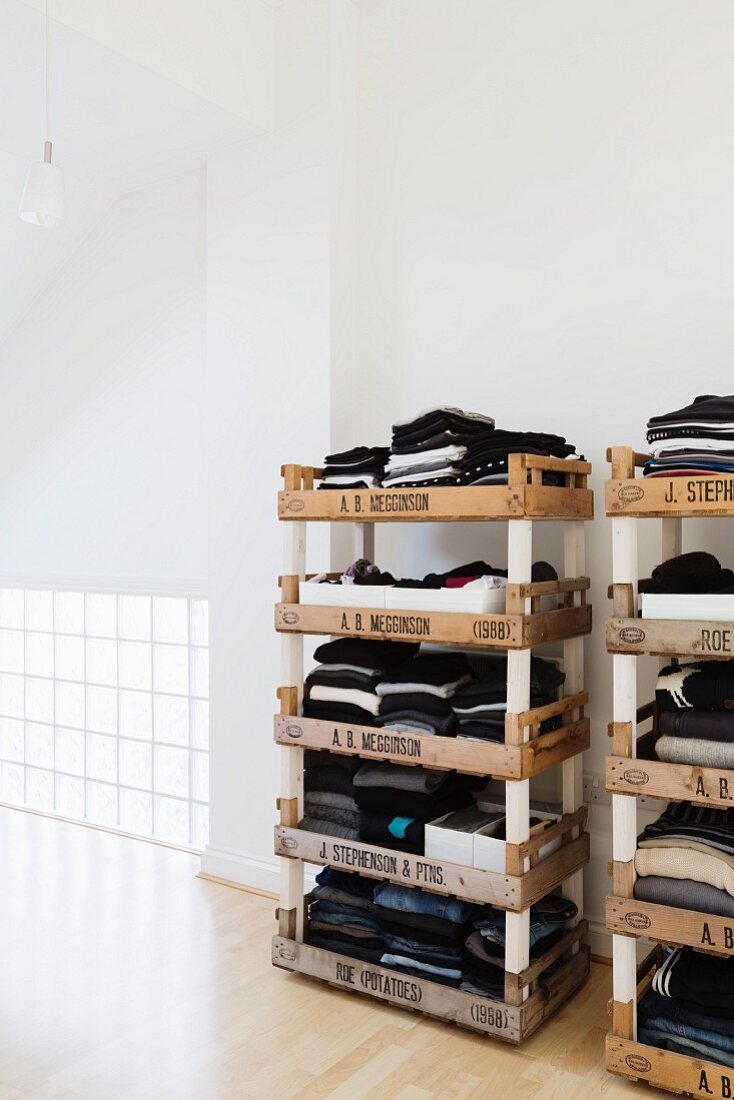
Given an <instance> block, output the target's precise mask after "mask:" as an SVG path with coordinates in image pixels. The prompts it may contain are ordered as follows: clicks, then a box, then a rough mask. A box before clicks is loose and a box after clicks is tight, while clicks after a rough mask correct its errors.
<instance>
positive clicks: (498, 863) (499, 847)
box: [473, 804, 561, 875]
mask: <svg viewBox="0 0 734 1100" xmlns="http://www.w3.org/2000/svg"><path fill="white" fill-rule="evenodd" d="M481 809H483V810H504V809H505V807H504V806H487V805H485V804H482V806H481ZM530 816H531V817H538V818H540V819H541V820H543V821H552V822H556V821H559V820H560V818H559V817H558V815H557V814H551V813H546V812H545V811H544V810H533V809H532V808H531V810H530ZM493 831H496V826H490V827H489V829H488V830H487V833H486V834H485V833H482V832H481V831H480V832H478V833H474V834H473V836H474V862H473V866H474V867H476V868H478V870H480V871H497V872H499V874H502V875H503V874H504V873H505V867H506V862H505V851H506V844H507V842H506V841H505V840H499V839H498V838H497V837H495V836H492V832H493ZM560 847H561V837H557V838H556V839H555V840H551V841H550V843H548V844H545V845H544V846H543V847H542V848H541V849H540V851H539V853H538V858H539V859H541V860H543V859H545V857H546V856H549V855H551V854H552V853H553V852H556V851H558V849H559V848H560Z"/></svg>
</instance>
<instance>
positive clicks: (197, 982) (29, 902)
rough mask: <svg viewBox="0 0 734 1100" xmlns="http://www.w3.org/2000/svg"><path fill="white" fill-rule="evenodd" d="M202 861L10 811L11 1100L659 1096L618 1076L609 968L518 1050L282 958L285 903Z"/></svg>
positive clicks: (4, 857) (6, 913) (4, 1056)
mask: <svg viewBox="0 0 734 1100" xmlns="http://www.w3.org/2000/svg"><path fill="white" fill-rule="evenodd" d="M197 866H198V860H197V859H196V858H195V857H193V856H190V855H187V854H186V853H183V852H177V851H173V850H169V849H165V848H161V847H157V846H155V845H151V844H145V843H141V842H138V841H134V840H128V839H125V838H122V837H117V836H114V835H111V834H108V833H103V832H99V831H96V830H93V829H85V828H82V827H79V826H75V825H70V824H66V823H63V822H58V821H53V820H50V819H47V818H43V817H38V816H35V815H32V814H26V813H22V812H20V811H14V810H7V809H2V808H0V884H1V885H0V1100H19V1098H23V1100H230V1098H240V1097H242V1098H250V1097H253V1098H256V1100H261V1098H270V1097H277V1098H278V1100H284V1098H290V1097H293V1098H296V1097H298V1098H302V1100H306V1098H307V1100H320V1098H327V1097H328V1098H330V1100H359V1098H362V1097H365V1098H370V1100H436V1098H441V1100H444V1098H447V1100H448V1098H456V1100H460V1098H461V1100H464V1098H466V1100H468V1098H491V1097H495V1096H503V1097H518V1098H522V1100H530V1098H532V1100H570V1098H576V1097H579V1098H582V1097H584V1098H585V1097H592V1096H603V1097H610V1098H616V1097H622V1096H629V1097H634V1096H637V1097H638V1098H641V1100H645V1097H646V1096H649V1095H652V1093H650V1092H648V1091H646V1087H645V1086H634V1085H630V1084H629V1083H625V1082H623V1081H620V1080H617V1079H615V1078H612V1077H610V1076H608V1075H607V1074H606V1073H605V1071H604V1064H603V1057H604V1047H603V1044H604V1034H605V1031H606V1027H607V1017H606V1011H605V1004H606V1000H607V998H608V997H609V995H610V979H611V971H610V970H609V968H607V967H605V966H599V965H595V966H593V968H592V976H591V979H590V981H589V983H588V984H587V985H586V987H585V988H584V989H583V990H582V991H581V992H580V993H579V994H578V995H577V996H576V998H575V999H574V1000H573V1001H572V1002H571V1003H570V1004H569V1005H567V1006H565V1007H564V1008H563V1009H562V1010H561V1011H560V1012H559V1013H558V1015H557V1016H556V1017H555V1018H554V1019H553V1020H552V1021H550V1023H549V1024H548V1025H547V1026H546V1027H545V1028H543V1029H541V1031H540V1032H538V1033H537V1034H536V1035H535V1036H534V1037H533V1038H532V1039H531V1040H530V1041H529V1042H528V1043H527V1044H526V1045H525V1046H524V1047H523V1048H522V1049H520V1050H515V1049H512V1048H509V1047H507V1046H505V1045H504V1044H502V1043H499V1042H495V1041H493V1040H491V1039H486V1038H483V1037H481V1036H478V1035H472V1034H470V1033H469V1032H463V1031H461V1030H459V1029H457V1028H453V1027H451V1026H450V1025H446V1024H441V1023H439V1022H434V1021H430V1020H427V1019H425V1018H424V1017H422V1016H420V1015H418V1014H413V1013H409V1012H406V1011H405V1010H401V1009H398V1008H391V1007H389V1006H386V1005H382V1004H380V1003H378V1002H375V1001H371V1000H369V999H366V998H362V997H359V996H357V995H354V994H350V993H347V992H342V991H338V990H334V989H330V988H328V987H326V986H323V985H319V984H317V983H315V982H313V981H310V980H309V979H306V978H301V977H298V976H294V975H287V974H285V973H283V972H282V971H278V970H274V969H273V968H272V967H271V965H270V936H271V935H272V933H273V932H274V931H275V922H274V902H273V901H271V900H270V899H268V898H264V897H261V896H257V895H254V894H248V893H245V892H243V891H241V890H234V889H231V888H229V887H226V886H223V885H219V884H217V883H212V882H205V881H203V880H201V879H197V878H195V877H194V876H195V872H196V870H197ZM658 1095H663V1094H658Z"/></svg>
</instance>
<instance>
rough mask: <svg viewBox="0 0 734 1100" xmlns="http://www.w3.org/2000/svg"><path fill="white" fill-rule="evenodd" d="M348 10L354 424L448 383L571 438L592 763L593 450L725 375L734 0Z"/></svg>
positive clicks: (496, 0)
mask: <svg viewBox="0 0 734 1100" xmlns="http://www.w3.org/2000/svg"><path fill="white" fill-rule="evenodd" d="M357 12H358V22H357V59H358V69H357V171H356V177H357V204H356V205H357V217H356V226H357V228H356V280H357V292H356V303H357V305H356V335H355V340H354V346H355V348H356V356H357V360H356V371H355V376H354V382H355V396H356V398H357V399H356V400H354V401H352V403H351V404H350V405H349V406H348V407H347V408H346V409H345V412H346V414H347V415H348V416H349V418H350V423H351V425H352V428H351V434H350V435H349V438H351V439H353V440H354V441H355V442H365V443H372V442H379V441H383V440H385V439H387V438H388V433H389V425H390V424H391V422H392V421H393V420H394V419H396V418H397V417H403V416H406V415H409V414H411V413H412V412H414V411H416V410H418V409H420V408H423V407H425V406H429V405H432V404H435V403H451V404H457V405H461V406H463V407H465V408H468V409H474V410H480V411H483V412H487V413H491V414H492V415H494V416H495V417H496V420H497V423H498V425H499V426H504V427H517V428H537V429H547V430H550V431H557V432H560V433H561V434H565V435H566V436H568V437H569V438H570V439H571V440H573V441H574V442H575V443H577V444H578V446H579V447H581V448H582V449H583V450H584V451H585V452H586V454H587V456H588V457H589V458H590V459H591V461H592V462H593V463H594V464H595V470H596V472H595V477H594V487H595V488H596V490H597V494H598V495H597V516H598V518H597V520H596V522H595V523H594V524H593V525H591V526H590V529H589V531H588V568H589V570H590V571H591V574H592V577H593V579H594V587H593V602H594V614H595V624H596V625H595V631H594V635H593V638H592V639H591V641H590V642H589V643H588V645H587V662H588V684H589V689H590V691H591V693H592V700H593V707H592V718H593V750H592V752H591V753H590V754H589V756H588V757H587V758H586V759H587V762H586V768H593V769H594V770H597V771H603V760H604V756H605V753H606V752H607V749H608V742H607V737H606V724H607V722H608V721H609V720H610V719H611V659H610V658H609V657H608V656H607V655H606V653H605V650H604V643H603V620H604V617H605V615H606V614H607V612H608V604H607V600H606V586H607V583H608V582H609V580H610V578H611V560H610V548H611V531H610V525H609V523H608V521H607V520H606V519H605V518H604V516H603V502H602V483H603V479H604V477H605V476H606V472H607V467H606V464H605V461H604V458H605V448H606V447H607V446H608V445H611V444H616V443H627V444H632V445H634V446H636V447H637V448H638V449H640V448H641V447H642V445H643V442H644V426H645V421H646V419H647V417H648V416H649V415H652V414H655V413H660V412H663V411H665V410H668V409H672V408H675V407H678V406H679V405H681V404H684V403H686V402H688V401H689V400H690V399H691V398H692V397H693V396H694V395H695V394H696V393H698V392H714V393H717V392H723V393H726V392H730V391H731V389H732V386H731V377H732V374H731V362H732V353H733V351H734V315H733V314H732V310H731V298H732V290H733V289H734V250H733V249H732V248H731V238H732V235H733V231H734V216H733V215H732V206H731V195H732V193H734V132H733V131H732V128H731V125H730V120H729V117H728V113H729V112H728V107H727V106H726V105H728V104H730V103H731V101H732V96H733V95H734V70H733V69H732V67H731V64H730V59H729V57H728V54H727V50H726V47H725V43H726V42H727V41H730V40H731V37H732V34H734V15H733V14H732V10H731V5H730V4H728V3H725V2H723V0H710V2H709V3H707V4H706V5H705V8H701V7H700V6H695V5H694V6H692V5H691V4H689V3H687V2H686V0H643V2H640V0H614V2H613V3H611V2H608V3H602V4H593V5H590V4H588V3H585V2H584V0H557V2H556V3H553V4H547V3H542V2H532V3H524V4H517V3H514V2H508V0H493V2H492V3H487V2H486V0H460V2H459V3H455V4H446V3H444V2H441V0H358V3H357ZM335 369H338V365H335ZM358 379H361V384H360V383H359V382H358V381H357V380H358ZM342 434H344V433H342ZM655 528H656V525H655V524H652V523H651V524H650V525H649V526H648V527H647V529H646V530H645V532H644V534H643V536H642V546H643V552H644V556H645V558H646V560H647V562H648V564H650V565H652V564H654V563H655V562H656V561H657V560H658V557H657V545H658V544H657V542H654V540H656V539H657V538H658V533H657V531H656V529H655ZM716 538H717V540H718V541H717V542H716V543H715V545H716V546H718V548H719V549H720V550H721V552H722V553H723V554H724V555H725V557H726V559H727V563H729V564H731V563H732V562H734V556H733V555H732V552H731V544H730V541H729V543H728V544H727V543H726V542H725V541H724V539H723V537H722V536H721V535H718V536H716ZM387 539H388V540H389V541H387V542H386V541H385V540H384V539H383V540H382V541H381V540H378V548H379V547H380V546H383V547H385V550H384V553H380V555H379V561H380V564H382V565H384V566H385V567H387V568H392V567H393V566H394V567H397V568H398V569H401V568H406V569H408V568H411V567H412V566H413V565H414V563H415V562H416V561H418V562H419V563H420V567H421V568H422V567H423V566H424V565H428V564H429V563H431V564H435V563H436V562H437V561H440V562H442V563H443V562H444V561H459V560H462V558H464V560H465V559H466V557H467V556H472V555H473V554H474V553H475V552H479V551H480V550H486V552H487V553H488V554H490V555H491V556H492V557H494V558H495V559H496V558H497V557H498V556H499V555H500V554H501V549H500V543H499V542H498V541H497V536H496V535H490V536H489V537H487V536H485V535H484V534H480V531H479V529H477V530H474V531H472V532H466V533H463V534H462V536H457V535H455V534H453V533H449V532H447V531H445V530H440V529H438V528H434V529H433V530H430V529H421V531H420V532H417V531H416V529H415V528H410V527H408V526H405V527H404V528H403V529H402V530H401V531H399V532H391V533H390V535H388V536H387ZM540 545H541V549H542V550H546V549H547V550H548V552H549V553H550V552H552V551H553V548H554V543H553V540H552V539H551V540H550V541H549V542H547V541H546V540H545V539H544V540H543V541H542V542H541V544H540ZM688 545H689V548H694V545H695V543H694V542H693V541H690V540H689V543H688ZM591 829H592V837H593V854H592V864H591V867H590V868H589V871H588V876H587V905H588V911H589V914H590V915H591V916H592V917H596V918H597V919H599V920H601V919H602V914H603V896H604V894H605V892H606V890H607V888H608V880H607V878H606V860H607V859H608V858H610V853H611V843H610V830H611V813H610V811H608V810H607V809H606V808H594V809H593V810H592V813H591Z"/></svg>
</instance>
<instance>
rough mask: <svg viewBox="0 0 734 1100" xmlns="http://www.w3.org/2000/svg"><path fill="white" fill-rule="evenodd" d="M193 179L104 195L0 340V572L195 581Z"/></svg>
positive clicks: (199, 540)
mask: <svg viewBox="0 0 734 1100" xmlns="http://www.w3.org/2000/svg"><path fill="white" fill-rule="evenodd" d="M203 188H204V175H203V171H201V170H199V171H196V172H193V173H189V174H187V175H185V176H179V177H175V178H173V179H168V180H163V181H161V182H159V183H157V184H155V185H152V186H149V187H145V188H142V189H140V190H138V191H134V192H130V193H128V194H126V195H124V196H120V197H119V198H118V199H116V200H115V201H114V202H112V204H111V205H110V206H109V207H108V208H107V210H106V211H104V212H103V214H102V217H101V219H100V220H99V221H98V222H97V223H96V224H95V225H94V226H93V227H92V228H91V230H90V231H89V233H88V235H87V236H86V238H85V239H84V240H83V241H82V242H81V244H80V245H79V247H78V248H77V250H76V251H75V252H74V253H73V254H72V255H71V257H70V258H69V259H68V260H67V262H66V263H65V264H64V266H63V267H62V268H61V270H60V271H58V272H56V274H55V275H54V277H53V278H52V280H51V282H50V283H49V284H48V285H47V286H45V287H44V288H43V289H42V290H41V291H40V293H39V294H38V296H37V298H36V299H35V300H34V301H33V303H32V305H31V307H30V309H29V310H28V311H27V313H26V314H25V315H24V316H23V317H22V319H21V320H20V321H19V323H18V324H17V325H16V327H15V328H14V330H13V331H12V332H11V333H10V335H9V336H8V338H7V339H6V340H5V341H4V342H3V343H2V344H0V386H1V387H2V401H0V514H2V516H3V538H2V540H0V577H2V579H3V580H7V579H8V578H13V577H18V578H21V579H22V580H24V581H32V580H33V578H38V579H39V580H44V579H54V578H56V579H59V580H61V581H64V580H67V581H70V582H72V581H76V580H81V581H82V582H85V581H86V582H94V581H95V580H99V581H102V582H104V581H105V580H108V581H110V582H112V583H115V584H118V583H121V582H122V583H125V582H129V583H131V584H139V583H146V582H148V581H151V580H158V579H160V581H161V583H163V584H164V585H165V586H172V587H183V588H186V587H189V586H190V583H194V584H195V585H196V586H197V587H201V586H202V585H203V584H204V583H205V581H206V575H207V542H206V468H205V463H204V448H203V439H202V429H201V420H200V408H201V402H202V369H203V355H204V246H205V239H204V205H203V196H204V191H203ZM37 232H39V231H37ZM40 232H43V231H40Z"/></svg>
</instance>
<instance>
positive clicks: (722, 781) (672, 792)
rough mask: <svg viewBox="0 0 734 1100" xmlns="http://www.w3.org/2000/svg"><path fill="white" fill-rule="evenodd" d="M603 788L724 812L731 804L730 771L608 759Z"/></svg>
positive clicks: (733, 798)
mask: <svg viewBox="0 0 734 1100" xmlns="http://www.w3.org/2000/svg"><path fill="white" fill-rule="evenodd" d="M606 788H607V790H608V791H610V792H611V793H612V794H629V795H645V796H647V797H649V798H663V799H666V800H667V801H669V802H670V801H673V802H695V803H696V804H697V805H699V806H718V807H721V808H723V809H726V808H727V807H728V806H730V805H731V804H732V802H734V771H728V770H724V769H721V768H699V767H695V766H694V765H692V764H666V763H665V762H664V761H662V760H640V759H639V758H634V759H631V758H630V757H628V756H608V757H607V764H606Z"/></svg>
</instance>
